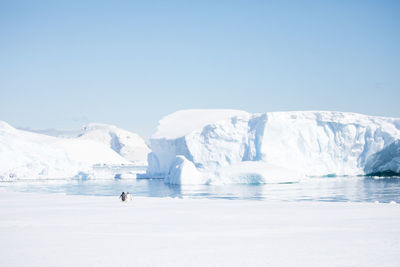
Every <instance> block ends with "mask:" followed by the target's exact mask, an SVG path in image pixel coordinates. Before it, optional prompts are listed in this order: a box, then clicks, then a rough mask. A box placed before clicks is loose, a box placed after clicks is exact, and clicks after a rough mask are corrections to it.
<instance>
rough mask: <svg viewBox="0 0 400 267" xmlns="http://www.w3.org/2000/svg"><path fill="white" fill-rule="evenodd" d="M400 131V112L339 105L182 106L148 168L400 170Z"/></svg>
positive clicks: (279, 175)
mask: <svg viewBox="0 0 400 267" xmlns="http://www.w3.org/2000/svg"><path fill="white" fill-rule="evenodd" d="M399 139H400V119H399V118H385V117H376V116H367V115H362V114H356V113H346V112H331V111H298V112H268V113H263V114H250V113H247V112H244V111H235V110H182V111H178V112H175V113H173V114H171V115H168V116H166V117H165V118H163V119H162V120H161V121H160V123H159V127H158V129H157V131H156V133H155V134H154V135H153V136H152V138H151V140H150V142H151V150H152V153H150V154H149V157H148V164H149V166H148V170H147V174H146V175H147V176H148V177H165V181H166V182H167V183H178V182H179V183H186V181H188V182H189V183H194V182H195V181H194V180H193V178H187V177H185V173H186V172H187V173H188V174H190V175H193V173H196V175H195V176H196V177H197V183H230V182H243V183H254V182H255V183H264V182H270V181H281V182H285V181H292V180H296V179H300V178H302V177H305V176H326V175H365V174H371V173H376V172H387V171H392V172H394V173H398V172H399V171H400V145H399ZM177 157H179V160H177ZM190 166H193V167H195V169H193V168H192V167H190ZM180 168H181V169H188V168H189V169H190V171H186V170H182V171H179V169H180Z"/></svg>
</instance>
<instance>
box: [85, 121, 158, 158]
mask: <svg viewBox="0 0 400 267" xmlns="http://www.w3.org/2000/svg"><path fill="white" fill-rule="evenodd" d="M78 138H79V139H81V140H93V141H97V142H100V143H103V144H105V145H107V146H109V147H110V148H111V149H112V150H114V151H115V152H117V153H118V154H119V155H121V156H122V157H123V158H125V159H127V160H129V161H130V162H132V163H133V164H135V165H142V166H145V165H147V154H148V153H149V152H150V149H149V147H148V146H147V145H146V143H145V141H144V140H143V139H142V138H141V137H140V136H139V135H138V134H135V133H132V132H129V131H126V130H123V129H120V128H118V127H116V126H114V125H108V124H102V123H90V124H88V125H86V126H83V127H82V129H81V132H80V133H79V134H78Z"/></svg>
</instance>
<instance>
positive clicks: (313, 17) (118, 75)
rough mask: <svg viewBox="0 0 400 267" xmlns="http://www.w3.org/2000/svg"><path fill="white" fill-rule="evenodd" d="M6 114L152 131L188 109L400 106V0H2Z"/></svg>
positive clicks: (39, 121)
mask: <svg viewBox="0 0 400 267" xmlns="http://www.w3.org/2000/svg"><path fill="white" fill-rule="evenodd" d="M0 38H1V39H0V99H1V103H0V120H4V121H7V122H9V123H10V124H12V125H13V126H16V127H31V128H36V129H44V128H61V129H75V128H79V127H80V126H81V125H83V124H85V123H87V122H104V123H111V124H115V125H117V126H120V127H122V128H125V129H128V130H131V131H134V132H138V133H139V134H141V135H143V136H144V137H146V136H149V135H150V134H151V133H152V132H153V131H154V129H155V127H156V125H157V121H158V119H160V118H161V117H162V116H164V115H166V114H168V113H170V112H173V111H176V110H179V109H185V108H233V109H243V110H246V111H249V112H266V111H285V110H340V111H352V112H360V113H366V114H371V115H384V116H395V117H400V101H399V100H400V1H396V0H394V1H385V0H380V1H379V0H376V1H368V0H365V1H351V0H337V1H322V0H319V1H251V0H248V1H167V0H163V1H26V2H25V1H16V0H11V1H4V0H0Z"/></svg>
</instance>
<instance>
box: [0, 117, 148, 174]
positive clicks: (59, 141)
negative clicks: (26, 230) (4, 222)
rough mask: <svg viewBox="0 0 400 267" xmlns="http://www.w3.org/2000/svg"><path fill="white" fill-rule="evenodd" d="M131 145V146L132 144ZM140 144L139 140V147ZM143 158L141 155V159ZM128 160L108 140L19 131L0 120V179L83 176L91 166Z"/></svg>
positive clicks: (114, 163) (117, 164) (92, 172)
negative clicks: (60, 136)
mask: <svg viewBox="0 0 400 267" xmlns="http://www.w3.org/2000/svg"><path fill="white" fill-rule="evenodd" d="M86 133H87V131H86ZM95 133H96V134H98V135H95V134H94V132H93V131H92V132H91V134H90V135H91V136H92V137H93V136H97V137H98V136H101V135H100V134H99V133H98V132H95ZM124 134H125V133H124ZM130 145H131V146H130V148H132V147H134V146H133V145H132V144H130ZM141 145H142V143H141V142H139V147H141ZM121 147H122V148H124V147H126V146H122V145H121ZM122 148H121V149H122ZM140 153H143V151H140ZM127 154H128V156H129V155H132V154H133V155H134V156H136V155H135V154H134V153H131V154H129V153H127ZM145 157H146V155H142V158H141V159H142V161H143V160H144V158H145ZM131 159H132V158H131V157H127V158H125V157H123V156H122V155H120V154H118V153H117V152H116V151H115V150H113V149H111V147H110V145H108V144H107V143H102V142H101V141H99V140H98V139H96V138H92V139H91V138H90V137H89V134H88V135H85V134H83V135H82V136H81V137H79V138H58V137H54V136H48V135H43V134H38V133H33V132H29V131H23V130H18V129H15V128H13V127H12V126H10V125H9V124H7V123H6V122H2V121H0V179H3V180H4V179H16V178H24V179H36V178H45V179H47V178H51V179H54V178H70V177H74V176H76V175H78V176H84V177H86V176H88V175H89V176H90V175H93V174H94V169H93V167H94V166H104V165H111V166H121V165H130V164H132V162H131V161H130V160H131ZM135 159H140V157H139V156H138V157H137V158H136V157H135ZM104 178H107V177H104Z"/></svg>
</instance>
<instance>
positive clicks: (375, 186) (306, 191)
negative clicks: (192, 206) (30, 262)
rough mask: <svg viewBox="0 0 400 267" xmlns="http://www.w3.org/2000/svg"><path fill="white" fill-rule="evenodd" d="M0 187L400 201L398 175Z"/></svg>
mask: <svg viewBox="0 0 400 267" xmlns="http://www.w3.org/2000/svg"><path fill="white" fill-rule="evenodd" d="M0 188H7V189H8V190H11V191H18V192H39V193H65V194H67V195H96V196H116V197H117V196H119V194H120V193H121V192H122V191H125V192H126V191H129V192H131V193H133V195H134V196H144V197H177V198H208V199H242V200H244V199H253V200H280V201H328V202H347V201H351V202H375V201H379V202H385V203H387V202H391V201H395V202H397V203H400V178H393V177H392V178H390V177H385V178H372V177H324V178H309V179H306V180H303V181H301V182H298V183H282V184H251V185H248V184H232V185H190V186H189V185H186V186H179V185H167V184H164V182H163V180H160V179H137V180H136V179H115V180H109V179H108V180H98V179H96V180H86V181H82V180H72V179H70V180H44V181H38V180H16V181H12V182H9V181H8V182H5V181H3V182H0Z"/></svg>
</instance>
